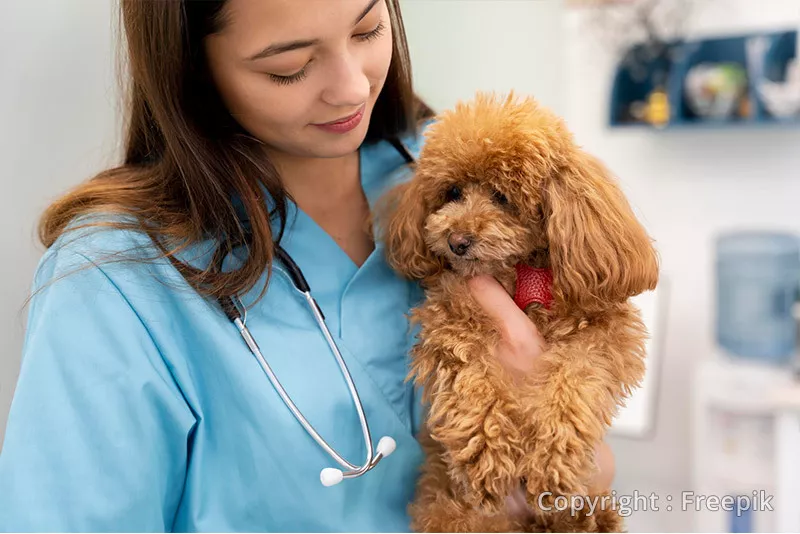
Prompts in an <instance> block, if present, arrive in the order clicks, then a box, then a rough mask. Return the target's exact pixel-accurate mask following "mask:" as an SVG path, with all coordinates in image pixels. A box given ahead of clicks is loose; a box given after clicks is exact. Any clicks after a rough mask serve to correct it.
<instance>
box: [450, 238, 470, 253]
mask: <svg viewBox="0 0 800 534" xmlns="http://www.w3.org/2000/svg"><path fill="white" fill-rule="evenodd" d="M447 244H448V245H450V250H452V251H453V254H457V255H459V256H463V255H464V254H466V253H467V249H468V248H469V246H470V245H471V244H472V240H471V239H470V238H469V237H467V236H465V235H464V234H458V233H452V234H450V237H448V238H447Z"/></svg>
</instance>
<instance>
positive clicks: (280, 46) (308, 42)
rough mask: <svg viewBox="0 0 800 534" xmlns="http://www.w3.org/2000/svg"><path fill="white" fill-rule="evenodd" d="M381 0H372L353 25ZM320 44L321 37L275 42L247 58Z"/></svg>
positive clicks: (267, 55) (253, 58) (258, 57)
mask: <svg viewBox="0 0 800 534" xmlns="http://www.w3.org/2000/svg"><path fill="white" fill-rule="evenodd" d="M379 1H380V0H370V2H369V4H367V6H366V7H365V8H364V10H363V11H362V12H361V14H360V15H359V16H358V17H357V18H356V20H355V22H353V26H355V25H357V24H358V23H359V22H361V21H362V20H363V19H364V17H366V16H367V14H368V13H369V12H370V11H372V8H373V7H375V4H377V3H378V2H379ZM316 44H319V39H303V40H299V41H287V42H284V43H274V44H271V45H269V46H267V47H266V48H264V49H263V50H261V51H260V52H258V53H256V54H254V55H252V56H250V57H249V58H247V60H248V61H256V60H259V59H264V58H265V57H270V56H275V55H277V54H281V53H283V52H290V51H292V50H298V49H300V48H308V47H309V46H314V45H316Z"/></svg>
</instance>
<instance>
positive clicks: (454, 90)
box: [401, 0, 566, 113]
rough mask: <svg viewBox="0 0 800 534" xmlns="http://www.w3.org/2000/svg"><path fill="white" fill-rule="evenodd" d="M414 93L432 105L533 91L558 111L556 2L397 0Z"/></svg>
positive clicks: (560, 51)
mask: <svg viewBox="0 0 800 534" xmlns="http://www.w3.org/2000/svg"><path fill="white" fill-rule="evenodd" d="M401 7H402V10H403V20H404V22H405V27H406V34H407V37H408V42H409V49H410V53H411V62H412V65H413V69H414V84H415V87H416V89H417V92H418V93H420V95H421V96H422V97H423V98H424V99H425V101H426V102H428V104H429V105H431V106H432V107H433V108H434V109H437V110H439V109H444V108H447V107H450V106H452V105H453V104H455V103H456V101H458V100H459V99H469V98H471V97H472V96H474V94H475V91H478V90H482V91H498V92H506V91H509V90H511V89H514V90H515V91H516V92H518V93H523V94H529V95H533V96H535V97H536V98H538V99H539V100H540V101H541V102H542V103H543V104H545V105H547V106H549V107H551V108H552V109H553V110H554V111H556V112H558V113H563V112H564V109H565V104H566V100H565V98H564V93H563V84H562V78H563V69H564V57H565V50H564V47H563V44H564V42H565V41H564V39H565V36H564V32H563V26H562V13H563V7H562V2H561V0H523V1H519V0H401Z"/></svg>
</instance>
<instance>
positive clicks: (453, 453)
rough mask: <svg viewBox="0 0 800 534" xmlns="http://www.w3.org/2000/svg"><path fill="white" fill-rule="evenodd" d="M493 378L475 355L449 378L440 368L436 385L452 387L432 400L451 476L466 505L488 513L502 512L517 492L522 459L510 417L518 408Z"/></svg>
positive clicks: (434, 425) (433, 426) (436, 434)
mask: <svg viewBox="0 0 800 534" xmlns="http://www.w3.org/2000/svg"><path fill="white" fill-rule="evenodd" d="M448 375H449V376H448ZM491 375H492V372H491V371H490V370H489V369H488V367H487V366H486V364H485V363H482V362H481V361H480V358H479V357H477V356H476V357H475V359H474V360H472V361H471V363H469V364H464V365H462V366H461V367H460V368H458V369H451V370H450V372H449V373H448V372H446V371H444V370H443V369H442V368H440V370H439V373H438V377H437V381H445V382H447V383H448V385H447V386H445V387H442V388H441V389H440V390H438V391H436V393H435V394H434V395H433V396H432V402H431V409H430V419H429V425H430V431H431V434H432V436H433V439H435V440H436V441H437V442H439V443H440V444H441V445H442V446H443V447H444V450H445V454H444V459H445V462H446V463H447V466H448V470H449V473H450V476H451V477H452V478H453V479H454V480H455V481H456V482H457V483H459V484H460V486H461V488H462V489H461V490H462V491H463V492H464V494H465V498H466V500H467V501H468V502H469V503H470V504H471V505H472V506H475V507H477V508H480V509H482V510H484V511H485V512H486V513H493V512H497V511H498V510H500V509H501V507H503V506H505V499H506V497H507V496H508V495H509V494H510V493H511V492H512V491H513V490H514V489H515V487H519V478H518V477H517V464H516V462H517V460H518V458H520V456H521V454H522V449H521V445H522V440H521V436H520V435H519V428H518V427H517V425H516V417H514V416H513V415H512V413H513V411H512V410H514V408H515V406H516V404H515V403H513V402H512V401H511V399H510V398H509V397H508V394H507V392H505V391H503V390H502V388H501V387H500V386H499V383H498V381H497V379H495V378H493V377H492V376H491Z"/></svg>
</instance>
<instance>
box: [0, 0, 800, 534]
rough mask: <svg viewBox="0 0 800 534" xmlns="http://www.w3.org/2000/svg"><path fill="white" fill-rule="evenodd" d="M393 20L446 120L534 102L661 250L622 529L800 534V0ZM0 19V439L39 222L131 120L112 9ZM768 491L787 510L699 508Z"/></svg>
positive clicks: (622, 433) (43, 3)
mask: <svg viewBox="0 0 800 534" xmlns="http://www.w3.org/2000/svg"><path fill="white" fill-rule="evenodd" d="M401 6H402V9H403V15H404V20H405V27H406V31H407V34H408V40H409V46H410V52H411V57H412V63H413V69H414V77H415V83H416V88H417V91H418V93H419V94H420V95H421V96H422V97H423V98H424V99H425V100H426V101H427V102H428V103H429V104H430V105H431V106H432V107H434V108H435V109H444V108H447V107H450V106H452V105H453V104H455V103H456V102H457V101H458V100H459V99H466V98H470V97H471V96H473V94H474V92H475V91H476V90H496V91H508V90H511V89H514V90H515V91H517V92H518V93H522V94H529V95H533V96H535V97H537V98H538V99H539V100H540V101H541V102H542V103H544V104H545V105H547V106H549V107H551V108H552V109H553V110H554V111H556V112H558V113H559V114H561V115H563V116H564V117H565V118H566V119H567V121H568V123H569V125H570V127H571V129H572V130H573V132H574V134H575V136H576V138H577V140H578V142H579V143H580V144H581V145H583V147H584V148H585V149H586V150H587V151H589V152H591V153H593V154H595V155H597V156H598V157H600V158H601V159H602V160H603V161H604V162H605V163H606V164H607V165H608V166H609V167H610V168H611V169H612V170H613V171H614V172H615V174H616V175H617V176H618V178H619V180H620V182H621V184H622V186H623V188H624V190H625V192H626V193H627V195H628V198H629V199H630V201H631V203H632V204H633V206H634V208H635V209H636V211H637V214H638V215H639V216H640V218H641V220H642V222H643V223H644V224H645V226H646V227H647V229H648V230H649V232H650V233H651V235H652V236H653V238H654V239H655V241H656V244H657V247H658V249H659V251H660V255H661V260H662V283H661V287H659V289H658V290H657V291H656V292H654V293H652V294H648V295H644V296H642V297H641V298H640V299H639V300H638V302H639V303H640V305H641V307H642V310H643V313H644V315H645V318H646V321H647V323H648V326H649V327H650V331H651V334H652V340H651V343H650V345H649V354H648V358H649V369H648V377H647V379H646V381H645V384H644V385H643V387H642V389H641V390H639V391H638V392H637V394H636V396H635V397H634V399H632V400H631V404H630V405H629V406H628V407H627V408H626V410H624V411H623V412H622V413H621V414H620V417H619V418H618V420H617V422H616V423H615V427H614V428H613V429H612V433H611V435H610V436H609V442H610V443H611V445H612V448H613V449H614V453H615V456H616V462H617V463H616V467H617V477H616V480H615V483H614V489H615V491H616V492H617V493H618V494H619V495H628V496H633V495H637V494H638V495H644V496H647V497H649V496H651V495H655V496H656V499H657V500H656V501H654V502H655V506H657V507H658V510H653V506H652V502H653V501H651V503H648V505H647V506H644V503H642V502H639V507H640V508H643V510H642V511H636V512H634V513H633V514H632V515H631V517H630V518H629V519H628V528H629V530H630V531H633V532H635V531H642V532H649V531H656V532H679V531H716V532H746V531H783V532H800V385H799V384H798V381H797V379H796V376H797V373H796V360H797V356H796V355H797V350H796V347H797V327H796V321H795V318H794V317H793V309H796V306H794V302H795V301H796V300H797V297H798V291H797V288H798V278H800V253H798V237H797V236H798V235H800V176H798V173H799V172H800V61H798V58H800V54H798V49H800V42H798V38H797V32H798V29H800V0H758V1H755V0H401ZM0 17H2V19H3V20H4V22H5V24H4V31H3V32H2V33H0V67H1V68H2V72H3V80H4V82H5V83H3V84H2V85H0V176H2V198H3V207H2V210H0V224H2V227H3V228H5V229H6V231H5V232H3V233H2V234H0V250H2V251H3V253H2V254H3V260H4V261H3V262H2V263H1V264H0V296H1V297H2V299H0V302H2V304H0V441H2V436H3V429H4V428H5V420H6V415H7V411H8V407H9V403H10V401H11V397H12V395H13V390H14V384H15V382H16V377H17V372H18V369H19V354H20V351H21V347H22V342H23V336H24V327H25V313H26V310H25V309H23V307H22V306H23V303H24V300H25V298H26V296H27V294H28V288H29V285H30V280H31V276H32V273H33V270H34V268H35V265H36V262H37V261H38V258H39V256H40V255H41V252H42V250H41V248H40V246H39V245H38V242H37V241H36V239H35V223H36V219H37V217H38V215H39V213H40V212H41V211H42V209H43V208H44V207H45V206H46V205H47V203H48V202H49V201H50V200H52V199H53V198H54V197H55V196H56V195H57V194H58V193H60V192H62V191H63V190H64V189H66V188H67V187H69V186H71V185H73V184H75V183H77V182H79V181H81V180H83V179H85V178H86V177H88V176H90V175H91V174H93V173H95V172H97V171H99V170H101V169H102V168H104V167H106V166H108V165H110V164H112V163H113V162H114V161H115V160H116V154H117V148H118V140H119V136H118V129H119V125H120V118H119V114H118V97H119V93H118V86H117V83H116V78H115V77H116V73H117V71H116V35H115V31H116V30H115V28H116V23H115V20H116V3H114V2H111V1H98V0H69V1H64V0H33V1H26V2H0ZM761 491H763V492H764V494H763V495H766V496H772V499H771V500H768V502H767V504H771V506H772V508H773V509H774V510H773V511H765V512H760V511H752V510H741V513H736V511H733V512H731V511H728V510H720V511H716V512H715V511H711V510H713V504H712V503H710V502H705V503H703V504H702V505H700V506H698V505H697V502H696V501H697V499H698V497H699V496H707V497H708V496H718V497H719V498H722V497H723V496H725V495H731V496H749V497H752V496H753V493H754V492H755V493H756V495H759V496H760V495H761V493H759V492H761ZM689 492H693V494H692V493H689ZM687 500H688V502H687ZM740 502H742V501H740ZM755 504H758V503H755ZM670 507H671V509H669V508H670ZM698 507H699V508H700V510H699V511H698Z"/></svg>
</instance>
